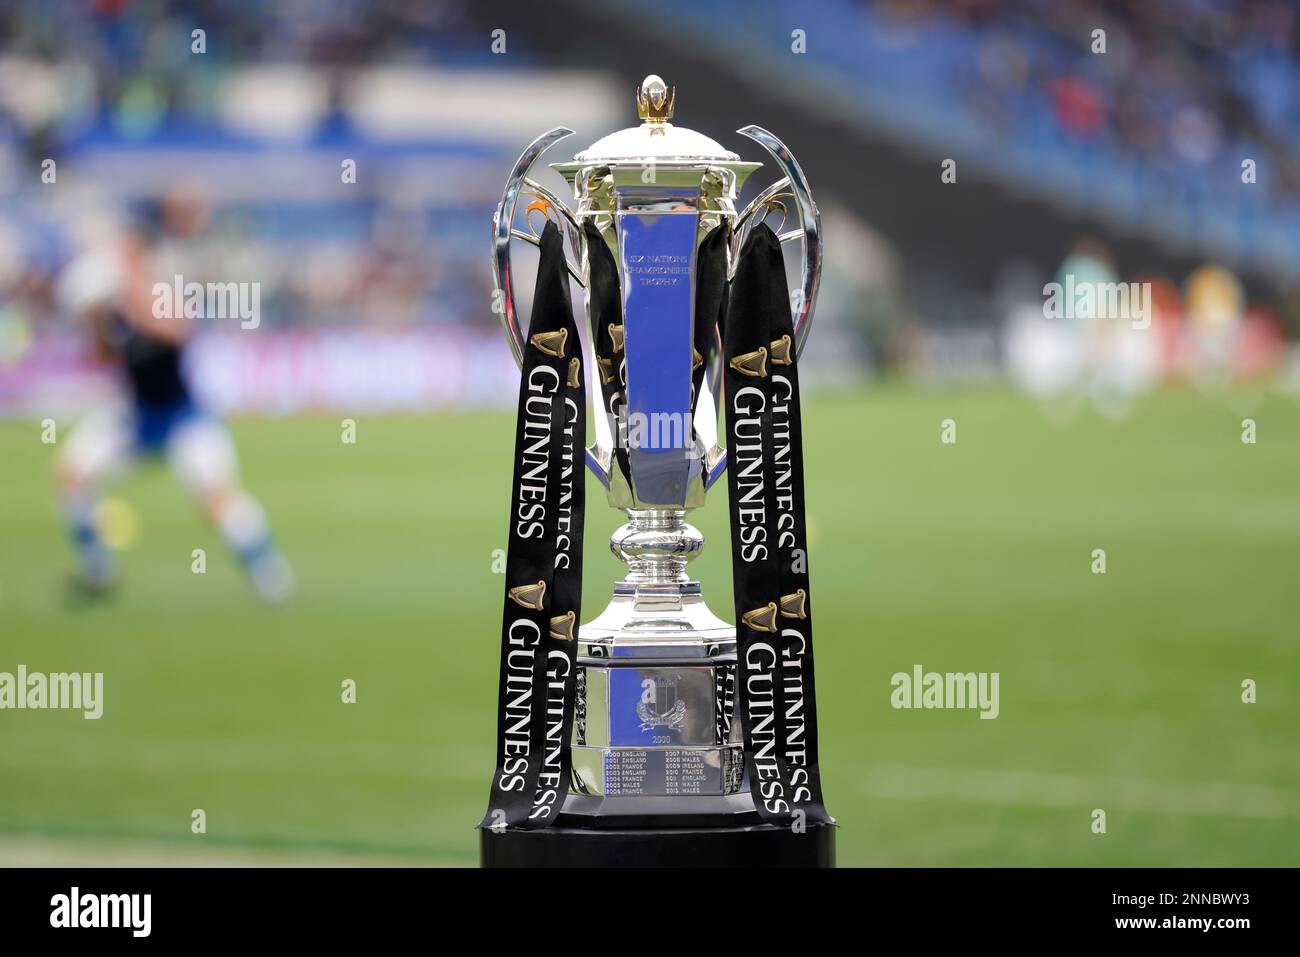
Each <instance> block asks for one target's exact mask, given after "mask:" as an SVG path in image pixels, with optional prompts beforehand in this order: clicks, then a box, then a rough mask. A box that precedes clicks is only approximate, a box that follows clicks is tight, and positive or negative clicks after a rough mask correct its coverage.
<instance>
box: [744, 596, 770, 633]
mask: <svg viewBox="0 0 1300 957" xmlns="http://www.w3.org/2000/svg"><path fill="white" fill-rule="evenodd" d="M740 620H741V621H742V622H744V624H745V627H746V628H750V629H752V630H754V631H766V632H775V631H776V602H774V601H769V602H768V603H767V604H766V605H762V606H761V607H759V608H755V609H753V610H752V611H747V612H745V613H744V614H743V615H741V616H740Z"/></svg>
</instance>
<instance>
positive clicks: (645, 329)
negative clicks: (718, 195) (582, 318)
mask: <svg viewBox="0 0 1300 957" xmlns="http://www.w3.org/2000/svg"><path fill="white" fill-rule="evenodd" d="M696 220H697V217H696V215H694V214H692V213H689V212H670V213H650V212H622V213H620V214H619V217H618V232H619V256H620V266H621V271H622V287H623V322H624V331H625V339H624V344H625V345H624V347H625V349H626V350H627V353H626V358H627V411H628V445H629V459H630V463H631V467H632V486H633V489H634V491H635V492H636V496H637V498H638V499H639V500H640V501H641V502H643V503H645V504H647V505H684V504H685V502H686V493H687V487H688V481H689V478H690V474H691V471H692V462H691V455H690V452H691V449H692V437H691V347H692V335H691V329H692V325H693V321H694V319H693V317H694V311H695V243H696V226H697V222H696Z"/></svg>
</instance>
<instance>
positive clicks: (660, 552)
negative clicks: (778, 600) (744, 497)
mask: <svg viewBox="0 0 1300 957" xmlns="http://www.w3.org/2000/svg"><path fill="white" fill-rule="evenodd" d="M674 101H675V91H672V90H670V89H669V88H668V87H667V86H666V85H665V83H664V82H663V80H661V79H660V78H659V77H657V76H649V77H647V78H646V79H645V80H644V81H643V83H642V84H641V87H640V88H639V90H638V91H637V105H638V109H639V113H640V115H641V118H642V120H643V122H642V123H641V125H640V126H638V127H633V128H630V129H624V130H620V131H618V132H616V133H612V134H610V135H609V136H606V137H604V138H602V139H600V140H598V141H597V142H595V143H594V144H592V145H591V146H590V147H588V148H587V149H585V150H583V151H582V152H580V153H578V154H577V155H576V156H575V157H574V158H573V159H572V160H568V161H565V162H559V163H552V164H550V165H551V168H552V169H554V170H556V171H557V172H558V173H559V174H560V175H562V176H563V177H564V180H565V181H566V182H567V183H568V185H569V186H570V187H571V188H572V192H573V196H574V198H575V201H576V210H570V209H569V208H568V207H567V206H566V204H565V203H563V202H562V201H561V200H560V199H559V198H558V197H557V196H555V195H554V194H553V193H552V192H550V191H549V190H547V189H546V187H545V186H543V185H542V184H541V183H539V182H537V181H536V180H535V179H533V178H532V177H531V176H530V171H531V170H532V168H533V166H534V164H536V163H537V162H538V161H539V160H540V159H541V157H542V155H543V153H545V152H546V151H547V150H548V149H549V148H550V147H551V146H553V145H554V144H555V143H557V142H559V141H560V140H562V139H564V138H565V137H567V136H569V135H571V134H572V132H573V131H572V130H569V129H566V128H564V127H558V128H556V129H553V130H550V131H549V132H547V133H544V134H543V135H542V136H540V137H538V138H537V139H536V140H535V141H534V142H533V143H532V145H530V146H529V147H528V148H527V149H526V150H525V151H524V153H523V155H522V156H520V157H519V160H518V162H517V163H516V164H515V166H514V169H513V171H512V172H511V174H510V178H509V180H508V182H507V183H506V188H505V193H504V195H503V196H502V198H501V204H500V205H499V206H498V207H497V210H496V215H495V217H494V220H493V230H494V262H493V267H494V269H493V272H494V281H495V284H496V288H497V291H498V296H497V301H498V303H499V311H500V314H501V320H502V323H503V325H504V327H505V332H506V335H507V337H508V338H509V341H510V345H511V348H512V349H513V350H514V354H515V358H516V360H517V361H518V360H520V358H521V356H522V353H523V347H524V334H523V332H522V331H521V329H520V326H519V317H518V315H517V313H516V300H515V294H514V288H513V276H514V271H513V269H512V265H511V248H512V245H513V240H522V241H524V242H529V243H532V244H534V245H536V244H537V241H538V240H537V233H536V232H534V231H533V225H534V223H533V222H530V220H531V219H533V218H534V217H536V216H537V215H538V214H539V213H540V214H541V215H545V216H547V217H548V218H553V219H554V220H555V221H556V222H557V223H558V224H559V225H560V227H561V230H562V232H563V233H564V235H565V237H566V240H567V242H566V246H567V249H568V250H569V251H570V252H571V253H572V257H573V258H572V259H571V260H570V262H569V271H570V273H571V275H572V277H573V279H574V280H575V281H576V282H577V283H578V284H579V285H581V286H582V287H583V288H584V290H586V296H585V297H584V302H585V312H586V320H587V321H586V322H585V323H581V324H580V325H581V327H582V329H583V333H584V343H583V347H584V352H583V355H584V359H585V361H584V362H583V369H584V370H585V372H586V376H587V384H588V394H589V396H591V397H593V398H592V408H593V410H594V412H595V415H594V421H595V442H594V443H593V444H592V445H591V446H590V447H589V448H588V449H587V452H586V462H587V465H588V467H589V468H590V469H591V471H592V472H593V473H594V474H595V475H596V476H597V477H598V478H599V479H600V481H601V482H602V484H604V486H605V487H606V489H607V490H608V499H609V504H610V505H611V506H613V507H614V508H618V509H622V510H624V511H625V512H626V514H627V522H626V524H624V525H622V526H621V527H619V528H618V529H617V530H616V531H615V532H614V533H613V535H612V536H611V538H610V549H611V550H612V551H613V553H614V554H615V555H617V556H618V557H619V558H620V559H622V560H623V561H624V562H626V564H627V567H628V572H627V575H626V577H624V578H623V580H622V581H619V582H616V583H615V585H614V597H613V600H612V601H611V602H610V604H609V606H608V607H607V608H606V609H605V610H604V611H603V612H602V613H601V614H600V615H599V616H597V617H596V618H595V619H593V620H592V621H590V622H588V623H586V624H584V625H582V626H581V627H580V629H579V632H578V649H577V654H578V665H579V676H578V689H577V702H576V709H575V721H574V732H573V739H572V745H573V747H572V755H573V770H572V783H571V788H570V794H569V796H568V798H567V800H566V802H565V804H564V813H565V815H566V816H567V817H568V818H569V819H588V820H592V821H595V822H596V823H594V824H593V825H592V826H609V827H616V826H621V825H622V824H628V825H629V826H653V825H665V824H671V823H672V822H673V821H674V820H681V815H690V816H691V818H692V820H693V821H694V822H697V823H700V822H716V823H719V824H728V823H739V822H744V821H746V820H748V819H750V818H752V817H753V815H754V809H753V802H752V800H751V798H750V795H749V793H748V782H747V780H746V778H745V774H744V762H743V745H742V733H741V727H740V721H739V719H738V715H733V706H734V694H733V691H734V682H735V671H736V630H735V627H734V626H733V625H732V624H729V623H728V622H726V621H723V620H722V619H720V618H718V617H717V616H716V615H714V614H713V613H712V612H711V611H710V610H709V608H708V606H707V605H706V604H705V603H704V598H703V596H702V595H701V593H700V585H699V582H697V581H693V580H692V579H691V577H690V574H689V572H688V568H687V565H688V564H689V562H690V561H691V560H692V559H694V558H695V557H696V556H697V555H699V554H700V552H701V550H702V549H703V547H704V539H703V537H702V536H701V534H700V533H699V531H697V530H696V529H695V528H694V527H692V526H691V525H690V524H688V523H687V521H686V516H687V512H688V511H690V510H691V509H693V508H697V507H699V506H700V505H702V504H703V503H704V498H705V493H706V492H707V490H708V489H709V488H710V487H711V486H712V485H713V484H714V483H715V482H716V481H717V480H718V478H719V477H720V476H722V474H723V471H724V469H725V468H726V465H727V452H726V450H725V449H723V448H721V447H720V446H719V444H718V412H719V405H718V400H719V387H720V385H721V381H722V356H721V348H720V342H719V339H718V335H717V332H716V330H715V329H713V330H709V331H708V336H707V342H706V344H705V347H704V348H703V349H699V348H697V344H698V343H699V341H700V340H699V337H697V336H696V334H695V333H696V330H695V328H694V325H695V315H696V309H695V297H696V289H695V284H696V256H697V250H698V248H699V244H700V242H701V240H702V239H703V238H704V237H705V236H706V235H708V234H709V233H710V232H711V231H712V230H713V229H714V228H715V227H717V226H718V225H719V224H720V223H723V222H724V221H725V222H729V223H730V225H731V230H732V232H731V242H730V244H729V249H728V252H727V259H728V268H729V271H730V270H733V269H734V263H735V260H736V257H737V254H738V251H739V249H740V248H741V244H742V242H743V240H744V237H745V235H746V231H747V229H748V228H750V227H752V226H753V225H756V224H757V223H758V222H761V221H763V220H765V219H767V218H768V217H769V216H773V217H774V218H775V217H776V216H777V215H778V214H779V219H780V224H781V225H780V226H779V227H778V235H779V238H780V240H781V242H782V243H794V242H798V243H799V248H800V256H801V259H800V264H801V278H800V281H799V284H798V287H797V289H796V291H795V293H794V295H793V297H792V298H793V302H792V304H791V307H792V309H793V310H794V328H795V347H796V348H797V349H799V350H802V346H803V343H804V340H805V339H806V338H807V335H808V331H809V324H810V320H811V318H812V313H813V306H814V305H815V303H816V299H817V285H818V279H819V275H820V261H821V252H822V242H821V222H820V216H819V214H818V211H817V207H816V205H814V203H813V200H812V195H811V193H810V192H809V189H808V183H807V181H806V180H805V178H804V175H803V172H802V170H800V168H799V164H798V163H797V162H795V159H794V157H793V156H792V155H791V153H790V151H789V150H788V149H786V147H785V146H784V144H782V143H781V141H780V140H778V139H777V138H776V137H775V136H773V135H772V134H771V133H769V132H767V131H766V130H764V129H760V128H759V127H757V126H747V127H745V128H743V129H741V130H739V131H738V132H739V133H740V134H742V135H743V136H746V137H748V138H749V139H751V140H753V141H755V142H756V143H758V144H759V145H760V146H762V147H763V148H764V149H765V150H766V151H767V152H768V153H769V154H770V155H771V157H772V160H773V161H774V163H775V165H776V168H777V170H778V171H779V174H780V175H779V177H778V178H777V179H776V181H775V182H774V183H772V184H771V185H770V186H768V187H767V188H766V189H764V190H763V191H762V192H760V193H759V194H758V195H757V196H756V197H755V198H754V199H753V201H752V202H750V203H749V204H748V205H747V206H746V207H745V208H744V209H743V210H741V211H737V209H736V206H737V196H738V195H739V193H740V191H741V189H742V187H743V186H744V185H745V182H746V180H747V179H748V178H749V177H750V175H751V174H752V173H754V172H755V171H756V170H758V169H759V168H760V166H761V165H762V164H761V163H756V162H748V161H745V160H742V159H741V158H740V157H739V156H738V155H736V154H735V153H733V152H731V151H729V150H727V149H724V148H723V147H722V146H721V145H720V144H718V143H717V142H715V141H714V140H712V139H710V138H709V137H707V136H704V135H702V134H700V133H697V132H695V131H693V130H689V129H686V128H684V127H680V126H674V125H673V124H672V123H670V122H669V119H670V118H671V117H672V115H673V108H674ZM521 203H522V205H521ZM587 222H590V223H592V224H594V225H595V227H596V229H597V231H598V233H599V236H600V239H601V240H602V241H603V242H604V243H606V244H607V246H608V249H609V250H610V252H611V253H612V254H613V257H614V261H615V262H616V263H617V266H618V279H619V289H620V292H621V298H622V326H623V328H622V330H620V332H621V336H620V338H621V342H620V346H621V349H620V354H619V356H618V360H619V361H618V363H617V366H616V367H612V366H611V363H610V362H609V361H608V360H606V362H605V363H604V365H603V366H602V364H601V363H600V362H598V361H597V356H596V355H594V353H593V343H592V341H591V332H590V330H591V329H592V323H591V290H590V288H589V280H590V272H589V262H590V259H589V250H588V248H587V243H588V241H589V240H588V233H587V231H585V230H584V229H583V228H582V227H583V225H584V224H585V223H587ZM701 364H703V368H704V375H703V378H702V384H701V385H700V386H699V387H698V388H697V387H696V381H697V378H698V377H697V376H695V372H696V370H697V369H699V368H700V366H701ZM610 376H614V377H616V381H617V383H618V385H617V390H616V391H617V401H616V403H615V407H614V408H605V409H602V406H603V405H605V403H604V401H596V399H597V397H601V396H602V395H603V394H604V393H603V390H602V386H608V385H609V381H610V379H609V377H610ZM674 430H675V431H674ZM665 431H667V432H668V433H669V436H670V438H669V440H668V441H664V438H665ZM672 436H676V439H675V440H674V439H673V438H672ZM616 449H619V450H621V453H620V454H619V455H616ZM733 718H734V720H733Z"/></svg>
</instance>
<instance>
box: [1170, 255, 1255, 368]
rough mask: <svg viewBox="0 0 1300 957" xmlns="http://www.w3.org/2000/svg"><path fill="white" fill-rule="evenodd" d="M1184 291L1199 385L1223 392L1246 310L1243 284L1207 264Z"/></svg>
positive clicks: (1192, 277) (1193, 275)
mask: <svg viewBox="0 0 1300 957" xmlns="http://www.w3.org/2000/svg"><path fill="white" fill-rule="evenodd" d="M1185 289H1186V291H1185V293H1184V296H1183V298H1184V300H1185V302H1186V304H1187V330H1188V334H1189V336H1190V338H1191V343H1192V348H1193V351H1194V362H1195V367H1194V376H1195V379H1196V382H1197V384H1198V385H1200V386H1201V387H1203V388H1210V389H1222V388H1224V387H1225V386H1226V385H1227V384H1228V383H1229V381H1230V380H1231V379H1232V375H1233V361H1234V358H1235V356H1236V352H1237V340H1238V337H1239V336H1240V334H1241V325H1242V314H1243V312H1244V311H1245V307H1246V297H1245V293H1244V292H1243V291H1242V288H1241V282H1240V281H1239V280H1238V279H1237V277H1236V276H1235V275H1234V274H1233V273H1232V272H1231V271H1230V270H1228V269H1225V268H1224V267H1223V266H1219V265H1216V264H1214V263H1207V264H1205V265H1203V266H1199V267H1197V268H1196V269H1195V270H1193V271H1192V274H1191V275H1190V276H1188V277H1187V283H1186V287H1185Z"/></svg>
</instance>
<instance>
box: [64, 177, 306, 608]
mask: <svg viewBox="0 0 1300 957" xmlns="http://www.w3.org/2000/svg"><path fill="white" fill-rule="evenodd" d="M197 202H198V200H197V199H195V198H194V197H172V198H170V199H169V201H168V205H166V206H165V207H164V216H163V222H162V232H163V234H162V235H161V236H160V237H159V241H158V242H157V243H154V244H150V243H149V242H148V241H147V240H146V239H145V238H144V236H143V234H142V233H140V232H130V233H128V234H127V235H126V236H125V237H124V238H123V239H122V240H121V241H120V242H119V243H117V244H116V245H114V246H112V247H109V248H106V249H103V250H99V251H95V252H91V253H87V254H85V255H83V256H82V257H81V258H79V259H77V260H75V261H74V262H73V263H72V264H71V265H70V266H69V267H68V269H67V270H66V271H65V273H64V275H63V277H62V279H61V280H60V286H59V298H60V301H61V304H62V305H63V306H64V308H65V309H67V310H68V311H69V312H70V313H71V314H73V315H75V316H76V317H77V318H78V319H80V320H82V321H84V322H85V323H86V326H87V329H88V331H89V333H90V339H91V344H92V348H93V350H94V353H95V355H96V357H97V358H99V359H101V360H104V361H108V362H111V363H113V364H114V365H115V366H116V367H117V368H118V369H119V370H120V372H121V373H122V377H123V379H124V380H125V385H126V387H127V391H128V393H129V399H130V401H129V404H128V407H127V408H125V409H102V410H99V411H97V412H94V413H92V414H90V415H89V416H87V417H86V418H85V419H84V420H83V421H81V422H80V423H79V424H78V425H77V427H76V429H74V431H73V432H72V434H71V435H70V436H69V438H68V440H67V441H66V442H65V443H63V445H62V448H61V454H60V455H59V459H58V482H59V489H60V495H61V498H62V505H63V513H64V517H65V521H66V523H67V527H68V531H69V533H70V534H71V536H72V539H73V542H74V543H75V546H76V552H77V562H78V575H77V577H76V579H75V584H76V585H77V586H78V588H79V590H82V591H84V592H87V593H91V594H97V593H101V592H104V591H106V590H108V589H109V588H111V586H112V585H113V584H114V583H115V581H116V577H115V573H114V567H113V561H112V555H111V553H110V551H109V549H108V548H107V547H106V543H105V542H104V541H103V540H102V538H101V535H100V532H99V530H98V529H97V528H96V524H95V521H94V516H95V512H96V507H97V505H98V503H99V498H100V494H101V492H102V490H103V487H104V485H105V484H106V483H107V482H108V481H109V480H110V479H112V478H114V477H116V476H117V475H119V474H120V473H121V472H123V471H124V470H125V469H126V468H127V466H129V465H130V464H132V463H133V462H135V461H136V460H138V459H140V458H142V457H165V458H166V460H167V462H168V464H169V465H170V466H171V469H172V471H173V472H174V473H175V475H176V478H177V480H178V481H179V482H180V483H181V484H182V485H183V486H184V487H185V489H186V490H187V491H188V492H189V493H190V494H191V495H193V496H194V498H195V500H196V501H197V503H198V504H199V506H200V507H201V508H202V510H203V513H204V515H205V516H206V517H207V518H208V519H209V521H211V522H212V524H213V527H214V528H215V529H216V531H217V533H218V534H219V535H220V536H221V539H222V541H224V542H225V544H226V545H227V547H229V548H230V550H231V551H232V552H233V553H234V554H235V555H236V556H237V557H238V559H239V561H240V563H241V564H242V565H243V567H244V569H245V570H246V571H247V573H248V576H249V579H250V580H251V582H252V585H253V588H254V589H256V591H257V593H258V594H259V595H260V596H261V597H262V598H263V599H265V600H267V601H269V602H280V601H284V600H286V599H287V598H288V597H289V596H290V595H291V593H292V591H293V584H294V583H293V573H292V570H291V568H290V566H289V563H288V562H287V561H286V560H285V558H284V556H283V555H282V554H281V552H280V551H279V549H278V548H277V547H276V546H275V543H274V541H273V540H272V538H271V533H270V529H269V527H268V525H267V519H266V514H265V512H263V510H262V507H261V505H259V504H258V502H257V500H256V499H254V498H253V497H252V496H251V495H249V494H248V492H246V491H244V490H243V489H242V488H241V487H240V485H239V475H238V459H237V457H236V453H235V447H234V444H233V442H232V441H231V438H230V433H229V432H228V431H227V429H226V427H225V426H224V425H223V424H222V423H221V422H220V421H219V420H218V419H216V418H215V417H214V416H213V415H211V414H209V413H208V412H206V411H205V410H204V409H202V408H201V407H200V406H199V404H198V403H197V402H196V401H195V398H194V395H193V393H192V392H191V390H190V386H189V383H188V382H187V380H186V376H185V372H184V370H183V368H182V363H181V353H182V350H183V348H184V346H185V342H186V339H187V338H188V336H189V335H190V333H191V331H192V330H191V328H190V323H187V322H186V321H185V320H183V319H181V318H170V317H169V318H158V317H157V316H156V315H155V312H154V308H153V306H154V303H153V299H152V292H151V290H152V287H153V283H154V282H155V281H156V280H160V279H161V280H163V281H166V280H167V279H169V278H170V277H171V275H172V269H175V268H176V267H177V265H178V264H177V263H175V262H174V257H173V256H172V255H170V254H169V252H168V250H169V246H170V247H176V246H177V245H179V246H181V247H183V246H184V245H185V240H186V238H187V237H189V236H191V235H193V234H194V233H196V232H197V230H198V229H199V228H200V227H201V226H202V224H203V221H204V220H205V218H206V217H205V215H204V214H203V213H202V210H201V208H196V207H195V205H194V204H195V203H197ZM178 204H179V208H177V205H178ZM168 260H172V261H171V262H168ZM196 272H197V271H196ZM191 274H195V273H191ZM200 274H201V273H200Z"/></svg>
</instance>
